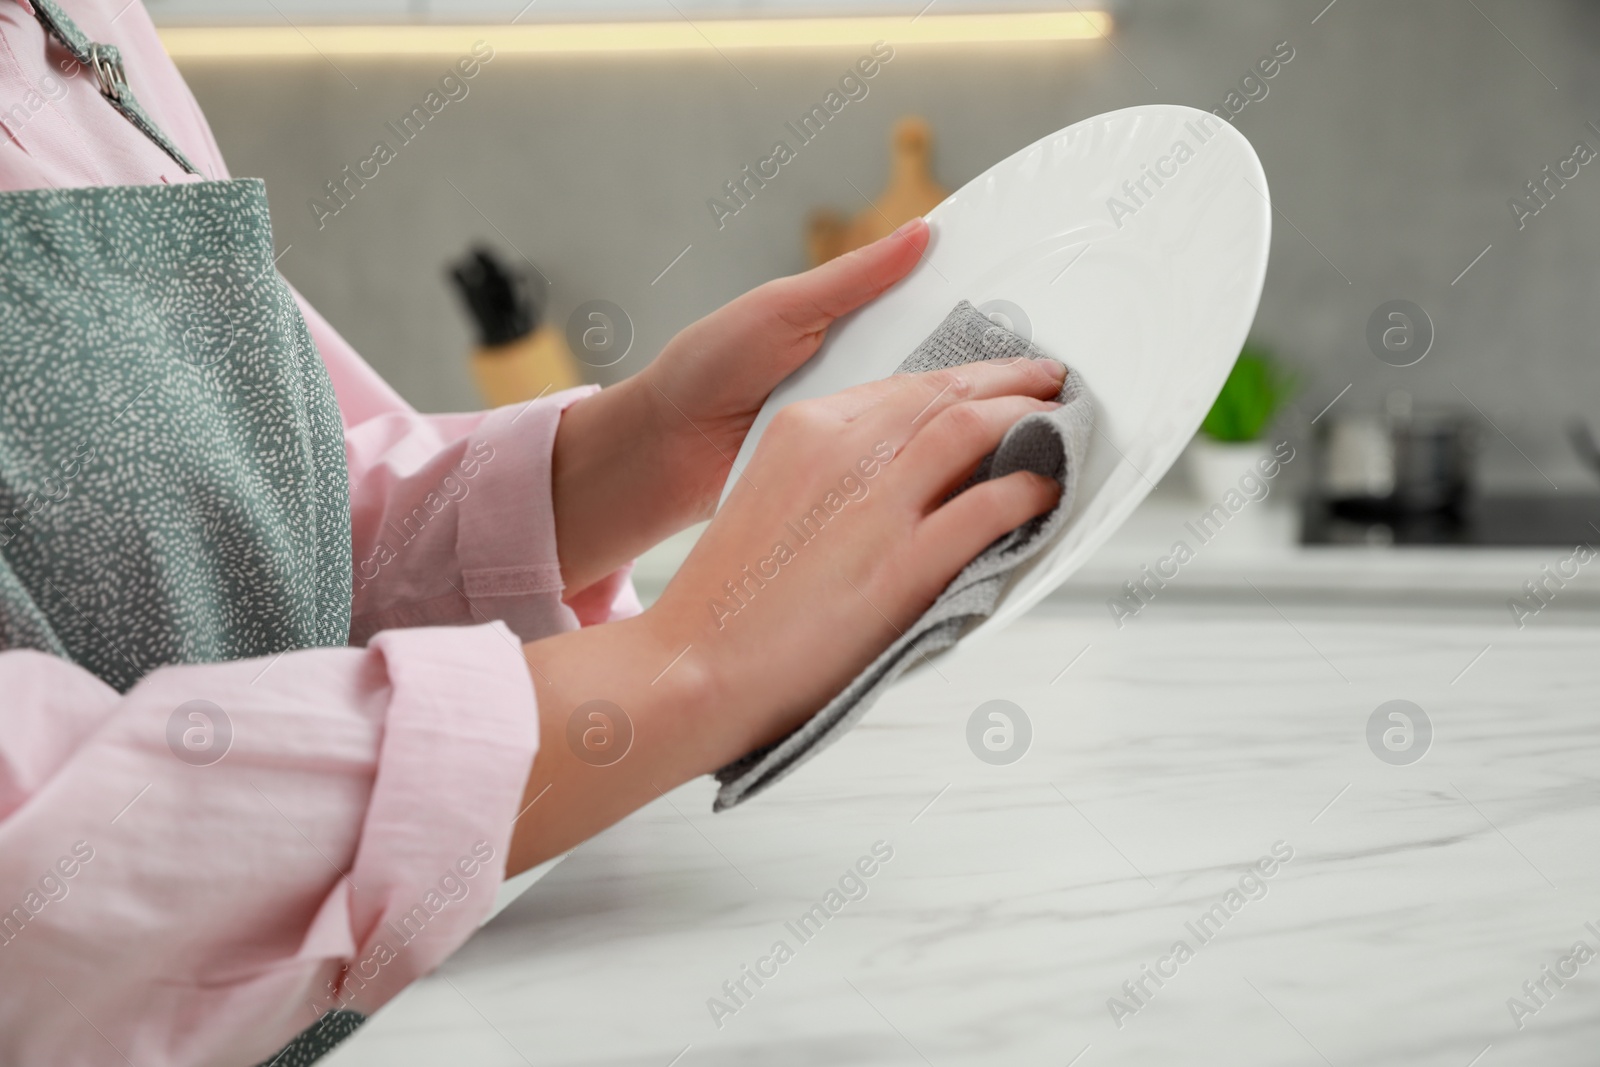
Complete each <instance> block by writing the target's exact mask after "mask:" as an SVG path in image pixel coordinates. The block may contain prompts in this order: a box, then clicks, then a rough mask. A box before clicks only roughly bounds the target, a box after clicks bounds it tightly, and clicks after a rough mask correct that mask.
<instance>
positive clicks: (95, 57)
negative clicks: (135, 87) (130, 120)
mask: <svg viewBox="0 0 1600 1067" xmlns="http://www.w3.org/2000/svg"><path fill="white" fill-rule="evenodd" d="M89 64H90V66H92V67H94V76H95V80H96V81H98V82H99V83H100V92H101V93H103V94H104V95H105V96H106V97H107V98H108V99H111V100H117V101H120V100H121V99H122V91H123V89H124V87H126V86H127V84H128V76H127V74H126V73H124V71H123V69H122V56H121V55H120V54H118V52H117V50H116V48H115V47H114V46H113V45H108V44H91V45H90V46H89Z"/></svg>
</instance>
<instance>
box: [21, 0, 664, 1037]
mask: <svg viewBox="0 0 1600 1067" xmlns="http://www.w3.org/2000/svg"><path fill="white" fill-rule="evenodd" d="M124 5H125V0H65V2H64V4H63V6H64V7H65V8H66V9H67V11H68V14H70V15H71V16H72V18H73V19H74V20H75V21H76V22H77V23H78V24H79V25H80V26H81V27H82V28H83V30H84V31H85V32H86V33H87V34H88V35H89V37H90V38H91V39H93V40H95V41H100V42H103V43H111V44H115V45H116V46H117V47H118V48H119V49H120V50H121V52H122V55H123V57H124V62H125V66H126V68H127V74H128V80H129V83H130V84H131V86H132V88H133V91H134V93H135V94H136V95H137V97H138V98H139V100H140V102H141V103H142V104H143V105H144V107H145V109H146V110H147V111H148V112H149V113H150V114H151V115H152V116H153V117H154V118H155V120H156V122H157V123H158V124H159V125H160V126H161V127H162V128H163V129H164V130H165V131H166V133H167V135H168V136H169V137H171V138H172V139H173V140H174V141H175V142H176V143H177V144H178V146H179V147H180V148H181V149H182V150H183V151H184V153H185V154H186V155H188V156H189V158H190V159H191V160H193V161H194V162H195V164H196V166H198V167H199V168H200V169H201V170H202V171H204V172H205V174H206V175H207V176H209V177H212V178H225V177H227V176H228V174H227V168H226V167H225V166H224V164H223V162H222V157H221V155H220V154H219V152H218V150H217V145H216V142H215V141H214V140H213V139H212V136H211V132H210V130H209V129H208V127H207V126H206V121H205V118H204V117H203V116H202V115H201V113H200V109H199V107H198V106H197V105H196V103H195V100H194V98H193V96H191V95H190V93H189V91H188V88H187V87H186V86H185V85H184V83H183V80H182V78H181V77H180V75H179V74H178V71H177V69H176V68H175V67H174V66H173V65H172V63H171V61H170V60H169V59H168V58H167V56H166V54H165V53H164V52H163V51H162V48H161V44H160V41H159V39H158V38H157V36H156V32H155V28H154V27H153V26H152V24H151V22H150V19H149V16H148V15H147V14H146V12H145V10H144V8H143V6H142V5H140V4H139V3H137V2H135V3H133V4H132V5H131V6H126V7H125V6H124ZM0 136H4V137H5V141H4V143H0V190H6V191H9V190H17V189H30V188H38V187H45V186H84V185H122V184H151V183H155V182H184V181H196V180H203V179H198V178H195V177H193V176H190V175H186V174H184V173H183V171H182V170H181V169H180V168H179V167H178V166H177V165H176V164H175V163H173V162H172V160H170V159H169V158H168V157H167V156H166V155H165V154H164V153H163V152H162V151H161V150H160V149H159V148H157V147H156V146H155V145H154V144H152V143H151V142H150V141H149V140H147V139H146V138H145V137H144V135H143V134H141V133H139V132H138V130H136V129H135V128H134V127H133V125H132V124H130V123H129V122H128V121H127V120H126V119H125V118H123V117H122V115H120V114H119V113H118V112H116V111H115V110H114V109H113V108H112V107H111V105H110V104H109V103H108V102H107V101H106V100H105V99H103V98H102V97H101V96H100V94H99V92H98V90H97V88H96V85H95V81H94V78H93V76H92V74H91V72H88V71H85V70H81V69H74V65H73V64H72V63H71V60H70V57H69V56H68V54H67V53H66V52H65V50H63V49H62V48H61V47H59V46H58V45H56V44H55V43H54V42H51V43H49V44H48V45H47V43H46V38H45V36H44V34H43V31H42V29H41V27H40V26H39V23H38V22H37V21H36V20H35V18H34V16H33V14H32V13H31V11H29V10H28V9H27V8H25V7H24V6H23V5H22V3H20V2H17V0H0ZM301 309H302V310H303V312H304V313H305V317H306V321H307V322H308V323H309V325H310V328H311V333H312V336H313V337H314V338H315V339H316V343H317V347H318V349H319V350H320V352H321V354H322V357H323V360H324V362H325V363H326V364H327V368H328V373H329V374H330V375H331V376H332V379H333V384H334V389H335V391H336V393H337V394H338V399H339V406H340V409H341V411H342V413H343V416H344V422H345V427H346V430H345V441H346V453H347V456H348V459H349V465H350V495H351V513H352V515H351V517H352V520H353V533H354V555H355V565H356V571H357V577H356V589H355V607H354V622H353V633H352V637H351V640H352V644H353V646H354V645H364V646H365V647H348V648H329V649H314V650H310V651H302V652H290V653H287V654H285V655H282V656H279V657H276V658H275V659H268V660H253V661H244V662H234V663H218V664H209V665H202V666H177V667H167V668H163V669H161V670H157V671H155V672H153V673H151V674H150V675H148V676H147V677H145V678H144V679H143V680H142V681H140V682H139V684H138V685H137V686H135V687H134V688H133V689H132V690H131V691H130V692H129V693H128V694H127V695H126V696H119V695H118V694H117V693H116V692H115V691H113V690H112V689H110V688H109V687H107V686H106V685H105V684H103V683H102V682H100V681H99V680H98V679H97V678H95V677H93V676H92V675H90V674H88V673H87V672H85V671H83V670H81V669H80V668H78V667H76V666H74V665H72V664H71V663H67V662H65V661H62V660H58V659H54V658H52V657H50V656H46V655H43V654H40V653H37V652H32V651H8V652H0V694H4V696H3V697H0V701H3V703H0V1063H7V1064H29V1065H32V1064H100V1063H104V1064H124V1063H127V1062H132V1063H135V1064H140V1065H144V1064H162V1065H183V1064H252V1063H256V1062H258V1061H260V1060H263V1059H266V1058H267V1057H268V1056H270V1055H271V1054H272V1053H274V1052H276V1051H277V1050H278V1049H279V1048H280V1047H282V1046H283V1044H284V1043H285V1042H286V1041H287V1040H288V1039H289V1038H291V1037H292V1036H294V1035H295V1034H296V1033H298V1032H299V1031H301V1030H302V1029H304V1028H305V1027H307V1026H309V1025H310V1024H312V1023H313V1022H315V1021H316V1019H317V1018H318V1013H319V1012H320V1011H325V1010H327V1009H330V1008H333V1007H341V1006H342V1007H348V1008H352V1009H354V1010H358V1011H362V1012H371V1011H373V1010H375V1009H377V1008H378V1007H379V1006H380V1005H382V1004H383V1003H384V1002H385V1001H387V1000H388V999H389V998H390V997H392V996H394V994H395V993H396V992H398V991H399V990H400V989H401V988H402V987H403V986H405V985H406V984H407V983H408V982H411V981H412V980H413V979H415V978H417V977H418V976H419V975H422V974H425V973H427V972H428V971H430V970H432V969H433V968H434V967H436V966H437V965H438V964H439V963H440V961H442V960H443V959H444V958H445V957H446V956H448V955H449V954H450V953H451V952H452V951H454V950H455V949H456V948H457V947H459V946H460V945H461V943H462V942H463V941H465V940H466V938H467V937H468V936H469V935H470V934H471V933H472V931H473V930H474V929H475V928H476V926H477V925H478V923H479V921H480V920H481V919H482V917H483V916H484V915H485V913H486V911H487V909H488V907H489V905H490V903H491V902H492V900H493V898H494V894H495V889H496V888H497V886H498V884H499V882H500V880H501V878H502V877H503V874H504V862H505V859H504V858H505V855H506V850H507V847H508V842H509V839H510V832H511V824H512V820H513V819H514V818H515V817H516V815H517V814H518V806H519V801H520V798H521V796H522V792H523V788H524V785H525V784H526V780H527V776H528V771H529V767H530V764H531V762H532V759H533V756H534V753H535V751H536V750H537V748H538V744H539V736H538V723H537V716H536V714H535V707H534V695H533V688H532V685H531V683H530V681H529V677H528V669H527V667H526V665H525V663H524V660H523V658H522V653H521V646H520V641H522V640H532V639H535V638H538V637H541V636H546V635H549V634H553V633H556V632H559V631H562V630H569V629H572V628H575V627H577V626H580V625H587V624H591V623H596V622H603V621H605V620H607V619H611V618H616V617H619V616H622V615H627V614H632V613H634V612H636V611H637V610H638V602H637V600H636V599H635V598H634V595H633V591H632V587H631V585H630V583H629V582H628V578H627V574H626V572H625V571H623V572H618V573H616V574H613V575H612V576H610V577H609V578H607V579H606V580H604V581H602V582H601V583H599V584H598V585H596V586H594V587H592V588H590V589H587V590H583V591H582V592H580V593H577V594H575V595H568V596H565V598H563V589H562V584H561V575H560V567H559V564H558V562H557V555H556V540H555V527H554V521H553V518H552V514H551V496H550V493H551V490H550V453H551V447H552V443H553V441H554V437H555V430H556V425H557V422H558V421H559V419H560V415H561V412H562V410H563V409H564V408H565V407H566V406H567V405H569V404H571V403H573V402H574V401H576V400H577V399H579V398H580V397H582V396H585V395H587V394H588V393H589V392H592V391H593V390H592V388H591V389H575V390H571V391H569V392H566V393H562V394H559V395H556V396H552V397H549V398H547V399H545V400H541V401H538V402H535V403H532V404H528V405H525V406H518V407H516V408H512V409H502V410H499V411H493V412H488V413H480V414H473V415H433V416H430V415H419V414H418V413H417V412H415V411H413V410H412V409H411V408H410V407H409V406H407V405H406V404H405V402H404V401H402V400H401V399H400V398H399V396H398V395H396V394H395V393H394V391H393V390H391V389H390V388H389V387H388V386H387V385H385V384H384V382H383V381H382V380H381V379H379V378H378V376H377V375H376V374H375V373H374V372H373V371H372V369H371V368H369V367H368V366H367V365H366V364H365V363H363V362H362V360H361V358H360V357H359V356H358V355H356V353H355V352H354V351H353V350H352V349H351V348H350V346H349V345H348V344H346V343H345V342H344V340H343V339H342V338H340V336H339V335H338V334H337V333H336V332H334V330H333V328H332V327H331V326H329V325H328V323H327V322H326V321H324V320H323V319H322V317H321V316H319V315H318V314H317V313H316V312H315V311H314V310H312V309H311V308H310V307H309V306H307V305H306V304H305V301H304V300H303V299H302V300H301ZM419 508H420V509H422V512H423V513H425V514H426V515H427V516H428V517H427V520H426V522H422V521H420V520H419V519H418V518H417V515H418V514H419V513H418V509H419ZM408 518H409V519H411V520H412V521H411V522H410V524H409V525H407V522H406V520H407V519H408ZM196 699H203V700H208V701H211V702H213V703H214V704H216V705H218V706H220V707H221V708H222V709H223V710H224V711H225V712H226V714H227V716H228V719H229V721H230V723H231V726H232V731H233V737H232V742H231V747H230V748H229V749H228V750H227V752H226V755H224V756H223V757H222V758H221V759H220V760H219V761H217V762H215V763H212V764H210V765H208V766H194V765H191V764H189V763H186V762H184V761H182V760H180V759H179V758H177V757H176V756H175V755H174V753H173V751H172V750H171V749H170V748H169V747H168V743H167V730H168V721H169V719H170V718H171V717H172V715H173V713H174V711H175V710H176V709H177V708H178V707H179V706H180V705H183V704H185V703H186V702H188V701H192V700H196Z"/></svg>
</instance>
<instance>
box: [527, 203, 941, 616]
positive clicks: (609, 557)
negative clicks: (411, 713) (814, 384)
mask: <svg viewBox="0 0 1600 1067" xmlns="http://www.w3.org/2000/svg"><path fill="white" fill-rule="evenodd" d="M927 245H928V224H927V223H926V222H924V221H923V220H921V219H915V220H913V221H911V222H909V223H907V224H906V225H905V226H902V227H901V228H900V230H899V231H897V232H896V233H894V234H891V235H890V236H888V237H885V238H883V239H882V240H880V241H876V242H874V243H873V244H870V245H867V246H866V247H865V248H861V249H858V250H856V251H854V252H851V253H849V254H847V255H844V256H840V257H839V258H838V259H835V260H832V261H831V262H828V263H825V264H823V265H822V266H820V267H817V268H815V269H814V270H809V271H806V272H805V273H804V274H796V275H792V276H790V277H787V278H778V279H776V280H774V281H770V282H767V283H766V284H765V285H761V286H757V287H756V288H755V289H752V290H750V291H749V292H748V293H745V294H744V295H743V296H741V297H739V298H737V299H736V300H733V301H731V302H730V303H728V304H725V305H724V306H722V307H721V308H719V309H717V310H716V311H714V312H712V313H711V314H709V315H707V316H706V317H705V318H703V319H700V320H699V321H698V322H695V323H692V324H691V325H689V326H687V327H685V328H684V329H683V330H682V331H681V332H679V333H678V335H677V336H676V337H674V338H673V339H672V340H671V341H670V342H669V343H668V344H667V346H666V348H664V349H662V351H661V354H660V355H659V356H658V357H656V359H655V361H654V362H652V363H651V364H650V365H649V366H647V367H646V368H644V370H642V371H640V372H639V373H638V374H636V375H634V376H633V377H632V378H629V379H627V380H626V381H624V382H621V383H619V384H618V385H615V386H612V387H611V388H609V389H606V390H604V391H602V392H600V393H598V394H596V395H595V396H592V397H588V398H586V399H584V400H581V401H579V402H578V403H577V404H575V405H573V406H572V407H571V408H569V409H568V410H567V412H566V413H565V414H564V415H563V416H562V419H561V425H560V428H559V430H558V431H557V434H556V444H555V455H554V458H553V484H554V497H555V514H556V544H557V545H558V550H559V554H560V557H561V570H562V576H563V578H564V579H565V581H566V584H567V588H569V589H574V590H577V589H582V588H584V587H585V586H587V585H589V584H590V583H592V582H594V581H596V580H598V579H600V578H602V577H604V576H605V575H606V574H608V573H610V572H611V571H612V570H614V569H615V568H616V567H618V566H620V565H621V564H623V563H625V562H627V561H628V560H630V559H632V558H633V557H634V556H636V555H638V554H639V553H640V552H641V551H643V550H644V549H646V548H649V547H650V546H651V545H654V544H656V543H658V542H659V541H661V540H662V539H664V538H666V537H668V536H670V535H671V534H674V533H676V532H677V531H679V530H681V529H683V528H684V527H686V526H689V525H691V524H693V523H695V522H699V521H701V520H702V519H706V518H709V517H710V515H711V513H712V511H713V510H714V509H715V507H716V502H717V497H718V495H719V494H720V493H721V491H722V486H723V483H724V482H725V481H726V480H727V477H728V472H729V470H731V469H732V465H733V458H734V456H735V455H737V454H738V451H739V447H740V445H741V444H743V442H744V437H745V434H746V433H748V432H749V430H750V426H751V424H752V423H753V422H754V421H755V418H756V415H757V413H758V412H760V410H761V405H762V404H764V403H765V402H766V399H767V396H768V394H770V393H771V392H772V390H773V388H774V387H775V386H776V385H777V384H778V383H779V382H781V381H782V380H783V379H784V378H785V377H787V376H788V375H789V374H790V373H791V372H792V371H794V370H795V368H797V367H799V366H800V365H801V364H802V363H804V362H805V361H806V360H808V359H810V358H811V356H812V355H813V354H814V353H815V352H816V351H817V348H818V347H819V346H820V345H821V344H822V340H823V338H824V337H825V336H826V335H827V332H828V327H829V326H831V325H832V324H833V322H834V320H835V319H837V318H838V317H839V316H840V315H843V314H845V313H846V312H848V311H852V310H854V309H855V308H858V307H860V306H861V305H862V304H865V303H867V302H868V301H870V300H872V299H873V298H874V297H876V296H878V295H879V294H881V293H882V292H883V291H884V290H886V289H888V288H889V287H890V286H892V285H893V284H894V283H895V282H897V281H899V280H900V279H901V278H903V277H904V276H905V275H906V274H907V273H908V272H909V271H910V270H911V268H912V267H914V266H915V265H916V263H917V261H918V259H919V258H920V257H921V255H922V253H923V251H924V250H925V249H926V248H927Z"/></svg>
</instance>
